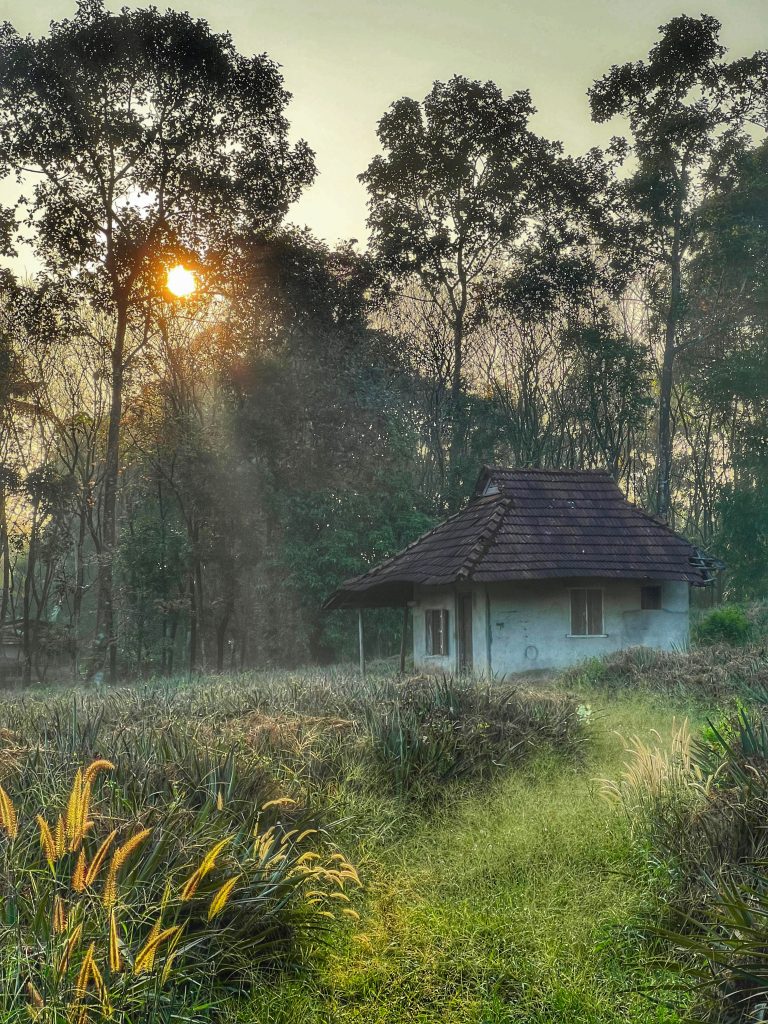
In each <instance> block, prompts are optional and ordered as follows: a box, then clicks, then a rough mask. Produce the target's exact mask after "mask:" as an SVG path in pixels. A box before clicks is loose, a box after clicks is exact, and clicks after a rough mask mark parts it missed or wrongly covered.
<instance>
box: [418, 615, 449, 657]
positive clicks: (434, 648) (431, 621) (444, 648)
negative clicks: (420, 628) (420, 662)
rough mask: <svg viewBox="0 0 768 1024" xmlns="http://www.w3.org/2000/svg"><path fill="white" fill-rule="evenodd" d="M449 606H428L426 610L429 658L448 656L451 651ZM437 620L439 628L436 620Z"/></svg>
mask: <svg viewBox="0 0 768 1024" xmlns="http://www.w3.org/2000/svg"><path fill="white" fill-rule="evenodd" d="M448 615H449V611H448V609H447V608H427V609H425V611H424V627H425V643H424V647H425V650H426V652H427V657H428V658H447V657H448V654H449V651H450V641H449V635H448V627H449V623H450V619H449V617H448ZM436 620H437V624H438V625H437V630H435V621H436Z"/></svg>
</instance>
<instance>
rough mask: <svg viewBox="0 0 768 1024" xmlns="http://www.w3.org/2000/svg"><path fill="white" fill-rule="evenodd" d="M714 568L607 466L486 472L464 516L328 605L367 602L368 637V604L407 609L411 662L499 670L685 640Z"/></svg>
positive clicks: (444, 668)
mask: <svg viewBox="0 0 768 1024" xmlns="http://www.w3.org/2000/svg"><path fill="white" fill-rule="evenodd" d="M714 565H715V562H714V560H713V559H710V558H708V557H707V556H705V555H704V554H703V553H702V552H701V551H700V550H699V549H698V548H696V547H694V546H693V545H692V544H691V543H690V542H689V541H687V540H685V538H683V537H681V536H679V535H678V534H676V533H674V531H672V530H671V529H670V528H669V527H668V526H667V525H666V524H665V523H663V522H662V521H661V520H660V519H657V518H655V517H653V516H650V515H648V514H647V513H645V512H643V511H642V510H641V509H639V508H637V506H635V505H632V504H631V503H630V502H628V501H627V500H626V499H625V497H624V496H623V494H622V493H621V491H620V490H619V488H618V487H617V485H616V483H615V482H614V480H613V478H612V477H611V476H610V474H608V473H607V472H603V471H598V470H588V471H584V470H538V469H521V470H515V469H500V468H492V467H486V468H484V469H483V471H482V472H481V474H480V477H479V479H478V482H477V485H476V488H475V493H474V496H473V498H472V499H471V501H470V502H469V504H468V505H467V506H466V507H465V508H464V509H462V511H461V512H459V513H457V514H456V515H454V516H451V517H450V518H449V519H447V520H445V522H443V523H441V524H440V525H439V526H437V527H435V528H434V529H433V530H430V531H429V533H427V534H425V535H424V536H423V537H420V538H419V539H418V540H417V541H416V542H415V543H414V544H411V545H410V547H408V548H406V549H405V551H403V552H401V553H400V554H398V555H395V557H394V558H391V559H389V560H388V561H387V562H384V563H382V564H381V565H379V566H376V567H375V568H373V569H371V570H370V571H369V572H367V573H365V574H364V575H362V576H357V577H355V578H354V579H351V580H347V581H346V582H345V583H344V584H343V585H342V586H341V587H340V588H339V589H338V590H337V591H336V592H335V593H334V594H333V595H332V596H331V597H330V598H329V600H328V601H327V602H326V605H325V607H326V608H358V609H360V614H361V629H360V635H361V644H362V635H363V630H362V609H363V608H370V607H387V606H401V607H404V608H406V609H408V608H410V609H412V613H413V659H414V665H415V667H416V669H418V670H421V671H428V672H429V671H436V672H470V671H471V672H474V673H476V674H482V675H487V676H504V675H508V674H512V673H517V672H525V671H529V670H531V669H559V668H565V667H566V666H568V665H573V664H576V663H577V662H579V661H583V660H584V659H586V658H591V657H595V656H599V655H603V654H608V653H610V652H611V651H617V650H621V649H623V648H626V647H637V646H641V647H651V648H655V649H657V650H667V651H668V650H675V649H681V648H684V647H685V646H686V645H687V643H688V605H689V588H690V587H691V586H705V585H707V584H709V583H710V582H711V581H712V578H713V577H712V569H713V567H714ZM361 660H362V648H361Z"/></svg>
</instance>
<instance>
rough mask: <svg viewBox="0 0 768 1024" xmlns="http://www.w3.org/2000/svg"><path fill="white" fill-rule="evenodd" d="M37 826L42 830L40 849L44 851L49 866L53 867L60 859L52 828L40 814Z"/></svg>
mask: <svg viewBox="0 0 768 1024" xmlns="http://www.w3.org/2000/svg"><path fill="white" fill-rule="evenodd" d="M37 825H38V828H39V829H40V848H41V850H42V851H43V853H44V855H45V859H46V860H47V861H48V864H49V866H50V867H53V865H54V864H55V863H56V861H57V860H58V859H59V858H58V855H57V853H56V841H55V840H54V838H53V834H52V832H51V827H50V825H49V824H48V822H47V821H46V820H45V818H44V817H43V816H42V814H38V816H37Z"/></svg>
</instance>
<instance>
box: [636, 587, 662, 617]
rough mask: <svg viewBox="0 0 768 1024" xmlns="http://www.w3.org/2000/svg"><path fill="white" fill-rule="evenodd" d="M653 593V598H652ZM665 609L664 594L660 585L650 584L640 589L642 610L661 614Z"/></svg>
mask: <svg viewBox="0 0 768 1024" xmlns="http://www.w3.org/2000/svg"><path fill="white" fill-rule="evenodd" d="M651 591H653V598H651ZM663 607H664V592H663V590H662V587H661V584H660V583H649V584H647V585H646V586H642V587H640V610H641V611H644V612H660V611H661V610H662V609H663Z"/></svg>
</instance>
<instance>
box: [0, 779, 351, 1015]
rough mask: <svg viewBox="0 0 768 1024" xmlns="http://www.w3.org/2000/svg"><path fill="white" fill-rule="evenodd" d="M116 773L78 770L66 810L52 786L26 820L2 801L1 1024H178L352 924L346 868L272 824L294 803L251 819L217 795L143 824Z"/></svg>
mask: <svg viewBox="0 0 768 1024" xmlns="http://www.w3.org/2000/svg"><path fill="white" fill-rule="evenodd" d="M113 772H114V765H112V764H111V763H109V762H107V761H105V760H99V761H95V762H93V763H92V764H91V765H90V766H89V767H88V768H87V769H85V770H84V771H83V770H81V769H78V770H77V772H76V775H75V779H74V783H73V784H72V786H71V789H70V790H69V793H68V795H67V794H66V793H65V792H63V791H62V789H61V786H60V782H61V774H60V773H58V772H56V771H53V772H51V773H49V774H48V776H47V780H48V781H49V782H51V783H53V785H52V786H51V787H50V789H49V791H48V792H47V793H46V800H45V806H44V807H43V808H41V811H42V813H39V812H38V813H37V814H36V815H35V816H34V817H33V816H32V815H31V813H30V812H29V804H30V803H31V800H30V799H29V791H27V793H26V795H25V793H24V791H22V796H21V798H20V799H18V800H17V801H16V802H14V801H13V800H12V798H11V797H10V796H9V795H8V794H7V792H6V791H5V790H4V789H0V833H2V835H3V837H2V840H0V842H2V848H1V849H0V888H1V889H2V896H3V900H2V907H1V909H0V1009H1V1010H2V1012H3V1013H5V1014H14V1015H16V1014H21V1012H24V1011H26V1013H28V1014H29V1015H30V1016H31V1017H32V1019H34V1020H39V1021H41V1022H45V1024H48V1022H51V1024H53V1022H56V1024H58V1022H59V1021H62V1022H63V1021H76V1022H77V1024H86V1022H87V1021H99V1020H102V1019H104V1020H106V1019H109V1020H115V1021H125V1022H127V1021H136V1020H142V1021H147V1020H171V1019H182V1018H183V1019H191V1017H190V1011H192V1013H191V1016H194V1015H195V1014H194V1007H195V1006H196V1005H199V1006H201V1007H202V1005H203V1004H206V1005H209V1004H210V999H211V994H212V992H213V983H214V982H219V983H221V982H222V981H229V982H232V981H233V980H234V981H237V979H242V978H243V977H245V976H247V974H248V973H249V972H251V971H252V970H253V969H254V967H258V966H260V965H261V966H263V965H280V964H282V963H285V961H286V959H287V958H290V957H291V956H293V955H294V954H295V952H296V951H297V949H298V948H299V947H300V946H301V945H302V943H303V942H304V941H305V940H306V939H308V938H309V937H311V936H312V935H314V934H317V933H318V932H321V931H322V930H324V929H326V928H327V927H328V926H329V924H330V923H331V921H332V919H335V918H336V917H337V915H338V916H339V917H342V916H343V915H349V916H355V915H354V911H353V910H352V909H351V908H350V907H349V906H348V903H349V897H348V896H347V895H346V893H345V891H344V889H345V885H346V883H351V884H353V885H354V884H357V883H358V878H357V874H356V872H355V870H354V868H353V867H352V866H351V865H350V864H349V863H348V862H347V861H346V860H345V859H344V858H343V857H342V856H341V855H340V854H337V853H329V852H323V850H322V846H321V847H320V849H318V844H317V842H316V840H318V839H321V838H322V837H321V836H320V835H319V834H318V832H317V830H316V829H313V828H304V827H302V825H301V824H299V823H297V822H295V821H293V822H291V827H287V826H286V825H285V823H284V822H283V820H282V819H283V815H284V812H285V811H286V810H290V809H292V808H293V806H294V803H295V802H294V801H293V800H290V799H288V798H284V799H278V800H271V801H268V802H267V803H266V804H264V805H263V806H261V807H260V808H254V810H253V813H252V816H251V817H250V818H248V817H244V816H243V815H242V813H240V812H235V813H234V814H233V813H231V812H230V811H229V810H228V808H227V806H226V802H225V799H224V797H223V795H222V792H221V791H220V792H219V794H218V796H217V797H215V798H213V799H209V800H207V801H205V802H204V803H202V804H201V805H200V806H199V807H198V808H197V809H195V810H193V809H192V808H191V807H190V805H189V803H188V802H187V801H185V799H184V798H183V795H181V794H180V796H179V798H178V799H171V800H169V801H168V802H167V803H166V805H165V807H164V808H163V812H162V814H157V813H155V814H153V815H150V817H151V818H152V823H151V824H146V823H145V822H144V821H143V820H142V817H141V815H140V814H139V815H138V816H136V814H135V810H136V809H135V808H133V807H128V806H126V792H125V790H124V789H123V787H121V785H120V780H119V778H109V776H110V775H112V773H113ZM28 781H29V779H28ZM40 781H44V780H40ZM32 792H34V789H33V790H32ZM138 810H141V809H140V808H139V809H138ZM182 1007H183V1009H182ZM176 1009H178V1017H176V1015H175V1011H176Z"/></svg>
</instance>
